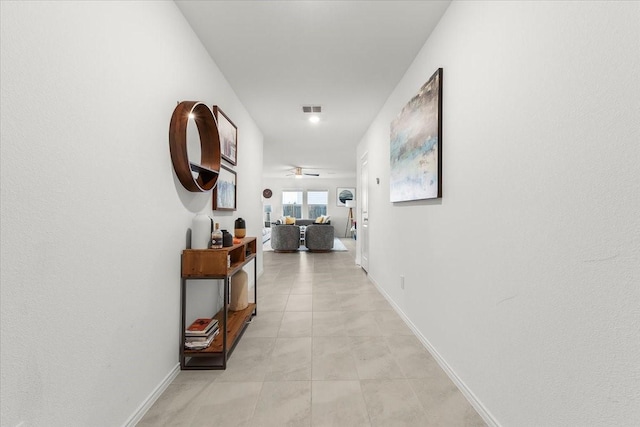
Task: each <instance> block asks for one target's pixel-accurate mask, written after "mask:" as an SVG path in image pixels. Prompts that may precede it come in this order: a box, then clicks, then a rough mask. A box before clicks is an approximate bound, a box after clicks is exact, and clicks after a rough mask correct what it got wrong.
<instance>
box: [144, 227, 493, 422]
mask: <svg viewBox="0 0 640 427" xmlns="http://www.w3.org/2000/svg"><path fill="white" fill-rule="evenodd" d="M343 242H344V243H345V246H347V248H348V249H349V252H331V253H309V252H298V253H293V254H287V253H284V254H276V253H274V252H265V253H264V274H263V276H262V277H261V278H260V279H259V280H258V283H259V284H258V315H257V316H256V317H255V318H254V320H253V322H252V323H251V324H250V325H249V326H248V327H247V330H246V332H245V334H244V336H243V337H242V339H241V340H240V342H239V343H238V346H237V347H236V349H235V351H234V352H233V354H232V356H231V358H230V359H229V361H228V367H227V369H226V370H225V371H182V372H180V374H179V375H178V377H177V378H176V379H175V380H174V381H173V383H172V384H171V385H170V386H169V387H168V389H167V390H166V391H165V392H164V393H163V394H162V396H160V398H159V399H158V401H157V402H156V403H155V404H154V405H153V406H152V407H151V409H150V410H149V412H147V414H146V415H145V416H144V418H143V419H142V420H141V421H140V423H138V426H141V427H142V426H172V427H173V426H220V427H230V426H244V427H248V426H257V427H262V426H265V427H267V426H274V427H281V426H314V427H315V426H336V427H342V426H349V427H356V426H384V427H387V426H412V427H414V426H443V427H444V426H446V427H456V426H465V427H466V426H485V425H486V424H485V423H484V422H483V421H482V419H481V418H480V416H479V415H478V414H477V413H476V412H475V410H474V409H473V408H472V407H471V405H470V404H469V403H468V402H467V400H466V399H465V398H464V396H463V395H462V393H460V391H459V390H458V389H457V388H456V386H455V385H454V384H453V383H452V382H451V380H450V379H449V378H448V377H447V375H446V374H445V373H444V372H443V371H442V369H441V368H440V367H439V366H438V364H437V363H436V362H435V360H434V359H433V358H432V357H431V355H430V354H429V352H427V351H426V350H425V348H424V347H423V346H422V344H421V343H420V341H418V339H417V338H416V337H415V336H414V335H413V333H412V332H411V330H410V329H409V328H408V327H407V326H406V324H405V323H404V322H403V321H402V319H401V318H400V317H399V316H398V315H397V314H396V312H395V311H393V309H392V308H391V306H390V305H389V304H388V303H387V301H386V300H385V299H384V297H382V295H380V293H379V292H378V291H377V289H376V288H375V286H374V285H373V284H372V283H371V282H370V281H369V280H368V279H367V275H366V274H365V273H364V272H363V271H362V270H361V269H360V268H359V267H358V266H356V265H355V264H354V251H355V242H354V241H353V240H351V239H343Z"/></svg>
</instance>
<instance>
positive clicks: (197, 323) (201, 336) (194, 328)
mask: <svg viewBox="0 0 640 427" xmlns="http://www.w3.org/2000/svg"><path fill="white" fill-rule="evenodd" d="M219 333H220V329H219V327H218V319H212V318H208V317H203V318H199V319H196V320H194V321H193V323H192V324H191V325H189V327H188V328H187V329H186V330H185V331H184V336H185V338H184V346H185V348H187V349H189V350H202V349H203V348H207V347H209V346H210V345H211V343H212V342H213V339H214V338H215V337H216V335H218V334H219Z"/></svg>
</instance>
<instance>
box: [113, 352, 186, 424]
mask: <svg viewBox="0 0 640 427" xmlns="http://www.w3.org/2000/svg"><path fill="white" fill-rule="evenodd" d="M179 373H180V364H179V363H178V364H176V366H175V367H174V368H173V369H172V370H171V372H169V373H168V374H167V376H165V377H164V379H163V380H162V381H161V382H160V384H158V386H157V387H156V388H155V390H153V392H151V394H150V395H149V396H148V397H147V398H146V399H145V400H144V402H142V403H141V404H140V406H138V409H136V410H135V412H134V413H133V415H131V416H130V417H129V419H128V420H127V422H126V423H125V424H124V425H125V427H134V426H135V425H136V424H138V423H139V422H140V420H141V419H142V417H144V415H145V414H146V413H147V411H148V410H149V409H150V408H151V407H152V406H153V404H154V403H156V400H158V398H159V397H160V395H161V394H162V393H164V391H165V390H166V389H167V387H169V384H171V382H172V381H173V380H174V379H175V378H176V377H177V376H178V374H179Z"/></svg>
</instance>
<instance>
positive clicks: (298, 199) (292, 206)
mask: <svg viewBox="0 0 640 427" xmlns="http://www.w3.org/2000/svg"><path fill="white" fill-rule="evenodd" d="M282 215H283V216H292V217H294V218H302V191H283V192H282Z"/></svg>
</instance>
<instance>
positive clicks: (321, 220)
mask: <svg viewBox="0 0 640 427" xmlns="http://www.w3.org/2000/svg"><path fill="white" fill-rule="evenodd" d="M323 222H324V216H323V215H320V216H319V217H318V218H316V222H315V223H316V224H322V223H323Z"/></svg>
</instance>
